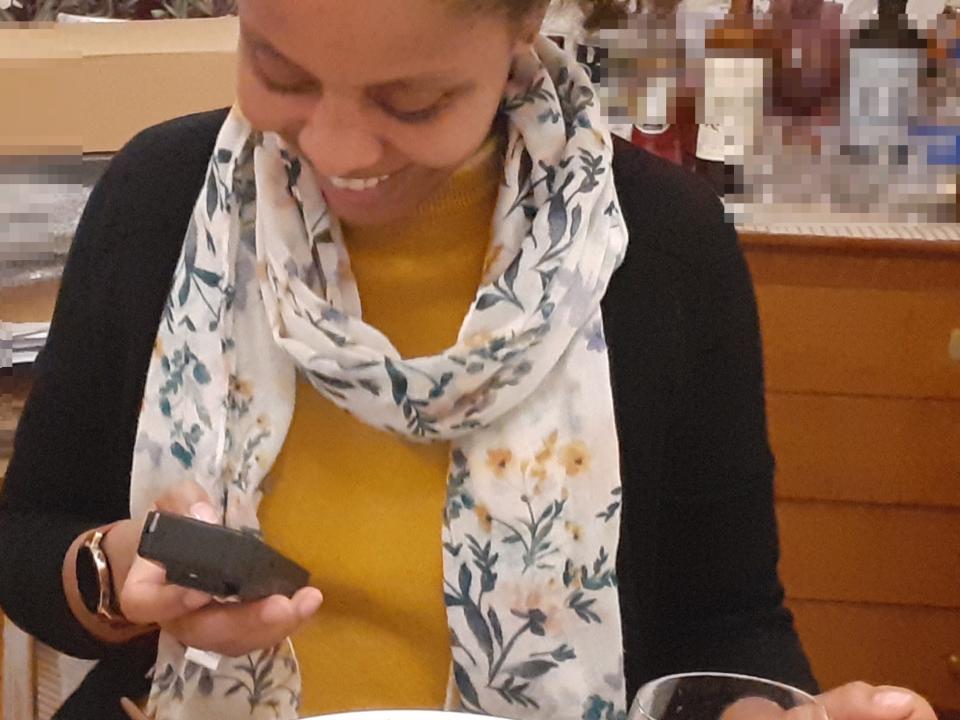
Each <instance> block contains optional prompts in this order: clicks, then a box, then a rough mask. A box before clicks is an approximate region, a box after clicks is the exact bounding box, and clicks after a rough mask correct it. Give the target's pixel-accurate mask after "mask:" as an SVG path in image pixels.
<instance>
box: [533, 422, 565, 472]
mask: <svg viewBox="0 0 960 720" xmlns="http://www.w3.org/2000/svg"><path fill="white" fill-rule="evenodd" d="M559 435H560V434H559V433H558V432H557V431H556V430H554V431H553V432H552V433H550V435H549V436H547V437H546V438H545V439H544V441H543V448H542V449H541V450H540V452H538V453H537V454H536V455H535V456H534V459H535V460H536V461H537V462H538V463H541V464H542V463H545V462H546V461H547V460H549V459H550V458H551V457H553V452H554V450H555V449H556V447H557V438H558V437H559Z"/></svg>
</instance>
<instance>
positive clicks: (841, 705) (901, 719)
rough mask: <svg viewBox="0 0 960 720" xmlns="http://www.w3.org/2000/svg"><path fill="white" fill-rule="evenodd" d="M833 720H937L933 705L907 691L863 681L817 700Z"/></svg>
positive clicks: (821, 696) (826, 694) (843, 686)
mask: <svg viewBox="0 0 960 720" xmlns="http://www.w3.org/2000/svg"><path fill="white" fill-rule="evenodd" d="M818 699H819V700H820V702H822V703H823V705H824V706H825V707H826V708H827V713H828V714H829V716H830V720H936V718H937V716H936V714H935V713H934V712H933V708H932V707H930V703H928V702H927V701H926V700H924V699H923V698H922V697H921V696H920V695H917V693H915V692H913V691H912V690H907V689H905V688H900V687H893V686H889V685H881V686H878V687H875V686H873V685H869V684H867V683H863V682H853V683H848V684H846V685H841V686H840V687H838V688H834V689H833V690H830V691H829V692H825V693H823V694H822V695H820V697H819V698H818Z"/></svg>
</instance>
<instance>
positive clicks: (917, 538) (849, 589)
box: [777, 500, 960, 608]
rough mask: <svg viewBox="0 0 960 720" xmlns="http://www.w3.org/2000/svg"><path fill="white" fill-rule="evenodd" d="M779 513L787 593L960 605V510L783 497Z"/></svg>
mask: <svg viewBox="0 0 960 720" xmlns="http://www.w3.org/2000/svg"><path fill="white" fill-rule="evenodd" d="M777 514H778V516H779V520H780V537H781V543H782V559H781V564H780V570H781V574H782V577H783V581H784V585H785V586H786V589H787V594H788V596H790V597H792V598H797V599H804V600H838V601H850V602H872V603H890V604H899V605H924V606H930V607H943V608H960V512H958V511H956V510H936V509H909V508H890V507H883V506H862V505H847V504H843V503H821V502H806V501H794V500H781V501H779V502H778V503H777Z"/></svg>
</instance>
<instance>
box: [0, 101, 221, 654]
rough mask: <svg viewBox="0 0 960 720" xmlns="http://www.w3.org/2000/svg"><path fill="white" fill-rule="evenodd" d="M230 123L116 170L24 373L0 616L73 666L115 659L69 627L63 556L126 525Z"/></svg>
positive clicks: (164, 128)
mask: <svg viewBox="0 0 960 720" xmlns="http://www.w3.org/2000/svg"><path fill="white" fill-rule="evenodd" d="M225 116H226V110H217V111H212V112H208V113H198V114H195V115H190V116H186V117H183V118H177V119H175V120H172V121H168V122H166V123H162V124H160V125H157V126H154V127H152V128H148V129H147V130H144V131H143V132H141V133H139V134H138V135H137V136H136V137H135V138H133V139H132V140H131V141H130V142H128V143H127V144H126V145H125V146H124V148H123V149H122V150H121V151H120V152H119V153H118V154H117V155H116V156H115V157H114V158H113V160H112V162H111V163H110V165H109V167H108V168H107V171H106V172H105V174H104V175H103V177H102V178H101V179H100V181H99V182H98V183H97V185H96V187H95V188H94V190H93V192H92V193H91V196H90V199H89V200H88V202H87V206H86V208H85V209H84V212H83V215H82V217H81V219H80V223H79V225H78V226H77V231H76V234H75V236H74V241H73V244H72V245H71V249H70V254H69V256H68V259H67V264H66V268H65V270H64V274H63V279H62V282H61V286H60V292H59V295H58V298H57V303H56V308H55V310H54V315H53V319H52V323H51V327H50V335H49V338H48V340H47V343H46V345H45V347H44V349H43V351H42V352H41V354H40V356H39V357H38V358H37V362H36V363H35V365H34V368H33V375H34V382H33V389H32V391H31V394H30V397H29V398H28V400H27V404H26V406H25V408H24V412H23V415H22V417H21V419H20V424H19V426H18V428H17V434H16V437H15V440H14V452H13V457H12V458H11V461H10V466H9V468H8V472H7V476H6V480H5V481H4V485H3V488H2V489H0V607H2V608H3V610H4V612H5V613H6V614H7V616H8V618H9V619H10V620H12V621H13V622H14V623H16V624H17V625H18V626H20V627H22V628H23V629H24V630H26V631H27V632H28V633H30V634H32V635H34V636H36V637H37V638H39V639H40V640H41V641H43V642H44V643H46V644H48V645H50V646H52V647H54V648H56V649H57V650H60V651H62V652H66V653H68V654H70V655H74V656H77V657H86V658H102V657H111V658H113V657H115V655H116V654H117V653H118V652H122V651H123V648H120V647H118V646H115V645H106V644H104V643H102V642H100V641H98V640H97V639H96V638H94V637H92V636H91V635H90V634H89V633H88V632H87V631H86V630H85V629H84V628H83V627H82V626H81V625H80V624H79V622H77V620H76V618H74V616H73V614H72V613H71V611H70V609H69V607H68V606H67V602H66V598H65V596H64V593H63V584H62V580H61V569H62V564H63V558H64V556H65V554H66V551H67V549H68V548H69V546H70V544H71V543H72V541H73V540H74V538H76V537H77V536H78V535H79V534H81V533H82V532H83V531H84V530H86V529H88V528H91V527H96V526H98V525H103V524H106V523H108V522H111V521H114V520H118V519H122V518H126V517H129V509H128V506H129V486H130V466H131V462H132V456H133V446H134V441H135V437H136V429H137V421H138V417H139V408H140V403H141V399H142V395H143V383H144V380H145V377H146V371H147V366H148V364H149V358H150V353H151V350H152V346H153V341H154V338H155V337H156V332H157V325H158V323H159V318H160V314H161V311H162V307H163V303H164V301H165V298H166V295H167V293H168V291H169V287H170V282H171V279H172V273H173V269H174V266H175V264H176V261H177V258H178V256H179V253H180V247H181V246H182V242H183V237H184V233H185V231H186V227H187V224H188V222H189V218H190V212H191V209H192V208H193V205H194V203H195V201H196V198H197V196H198V194H199V192H200V187H201V186H202V183H203V178H204V171H205V169H206V166H207V162H208V159H209V157H210V153H211V152H212V149H213V144H214V142H215V139H216V135H217V131H218V129H219V127H220V125H221V124H222V122H223V119H224V117H225ZM140 644H142V643H140ZM115 664H116V665H117V666H120V665H122V663H115Z"/></svg>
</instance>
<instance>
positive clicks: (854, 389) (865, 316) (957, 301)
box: [757, 284, 960, 399]
mask: <svg viewBox="0 0 960 720" xmlns="http://www.w3.org/2000/svg"><path fill="white" fill-rule="evenodd" d="M757 299H758V302H759V307H760V322H761V326H762V331H763V341H764V359H765V363H766V369H767V388H768V389H769V390H772V391H783V392H813V393H830V394H842V395H881V396H889V397H918V398H952V399H960V361H958V360H951V359H950V356H949V354H948V350H949V345H950V337H951V332H952V331H953V330H955V329H958V328H960V293H958V292H949V291H932V292H921V291H906V290H875V289H868V288H852V289H844V288H836V287H806V286H792V285H765V284H758V286H757Z"/></svg>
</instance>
